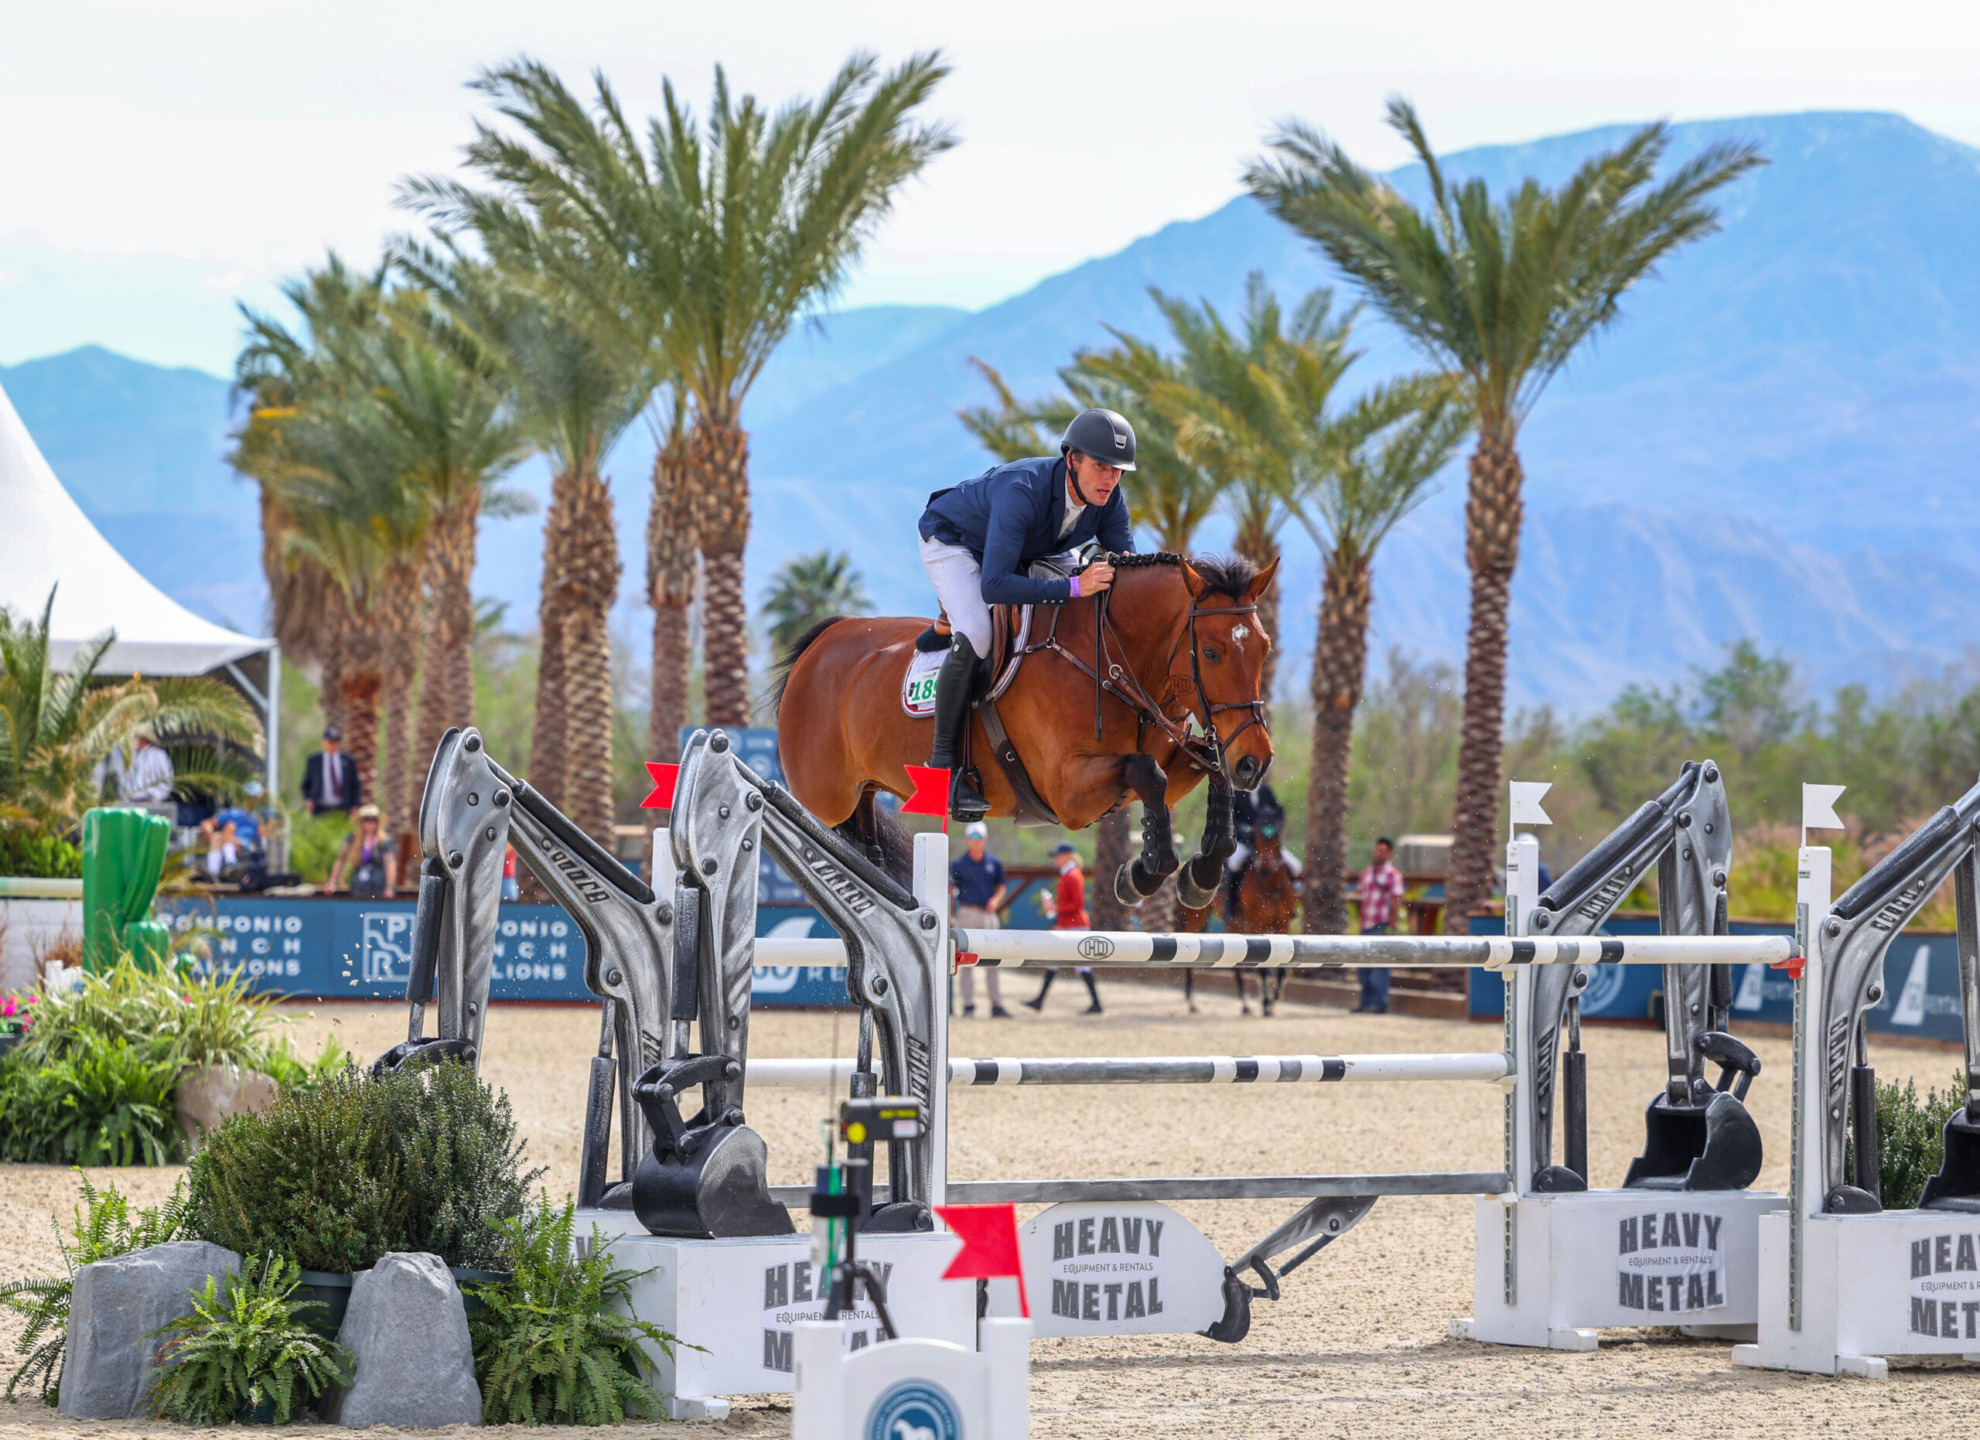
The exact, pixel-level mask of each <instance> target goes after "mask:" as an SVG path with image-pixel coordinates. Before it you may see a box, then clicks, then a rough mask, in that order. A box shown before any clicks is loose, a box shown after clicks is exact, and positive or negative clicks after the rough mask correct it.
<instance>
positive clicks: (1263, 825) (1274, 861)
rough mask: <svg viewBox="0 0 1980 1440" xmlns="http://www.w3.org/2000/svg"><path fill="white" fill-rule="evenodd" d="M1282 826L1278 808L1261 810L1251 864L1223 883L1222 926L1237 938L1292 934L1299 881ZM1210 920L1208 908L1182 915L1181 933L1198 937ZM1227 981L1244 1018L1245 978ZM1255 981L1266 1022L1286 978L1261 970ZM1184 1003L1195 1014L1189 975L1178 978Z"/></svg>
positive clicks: (1247, 1008) (1235, 974)
mask: <svg viewBox="0 0 1980 1440" xmlns="http://www.w3.org/2000/svg"><path fill="white" fill-rule="evenodd" d="M1285 821H1286V812H1285V811H1284V809H1282V808H1280V807H1279V806H1277V805H1272V806H1262V805H1261V806H1260V807H1259V811H1258V820H1257V825H1256V828H1255V833H1254V835H1253V838H1252V841H1251V844H1252V855H1251V860H1250V863H1249V864H1247V865H1246V866H1245V867H1244V868H1243V869H1242V870H1240V871H1239V872H1238V874H1237V875H1236V876H1235V877H1232V876H1230V875H1226V876H1225V877H1224V886H1225V890H1226V893H1227V896H1228V903H1227V904H1226V906H1225V911H1224V914H1225V923H1226V924H1227V925H1229V926H1230V928H1231V929H1232V930H1234V931H1236V932H1237V933H1239V934H1242V935H1284V934H1286V933H1288V932H1289V931H1290V930H1291V929H1292V924H1293V921H1294V920H1296V919H1298V918H1299V900H1300V890H1299V880H1298V877H1297V876H1295V875H1294V874H1293V871H1292V867H1291V865H1289V864H1288V863H1287V860H1286V851H1285ZM1233 878H1235V883H1236V886H1237V888H1236V890H1235V891H1234V892H1233V891H1231V890H1230V888H1229V887H1230V886H1231V885H1232V883H1233ZM1209 915H1210V912H1209V910H1208V909H1207V908H1206V909H1203V910H1185V911H1183V929H1184V931H1185V933H1188V934H1192V935H1194V934H1200V933H1201V932H1202V930H1203V928H1204V925H1205V923H1206V922H1207V921H1208V919H1209ZM1231 976H1232V979H1234V980H1235V981H1236V982H1237V993H1238V1004H1239V1006H1240V1007H1241V1008H1242V1011H1243V1013H1244V1014H1246V1015H1249V1014H1250V1013H1251V997H1250V987H1249V986H1248V985H1246V983H1245V981H1246V979H1247V978H1248V976H1247V972H1246V971H1243V970H1234V971H1232V972H1231ZM1257 980H1258V1006H1259V1009H1261V1010H1262V1011H1263V1012H1264V1013H1265V1014H1266V1015H1268V1016H1269V1015H1270V1014H1271V1013H1272V1010H1273V1007H1275V1006H1276V1005H1277V1004H1278V1003H1279V1000H1280V997H1282V996H1283V995H1284V994H1285V990H1286V972H1285V970H1284V969H1283V968H1274V969H1270V970H1260V971H1259V972H1258V973H1257ZM1183 999H1184V1001H1185V1002H1186V1003H1187V1004H1188V1006H1189V1013H1190V1014H1192V1015H1195V1014H1197V1013H1199V1012H1198V1010H1197V1006H1196V972H1195V971H1194V970H1189V971H1185V972H1184V974H1183Z"/></svg>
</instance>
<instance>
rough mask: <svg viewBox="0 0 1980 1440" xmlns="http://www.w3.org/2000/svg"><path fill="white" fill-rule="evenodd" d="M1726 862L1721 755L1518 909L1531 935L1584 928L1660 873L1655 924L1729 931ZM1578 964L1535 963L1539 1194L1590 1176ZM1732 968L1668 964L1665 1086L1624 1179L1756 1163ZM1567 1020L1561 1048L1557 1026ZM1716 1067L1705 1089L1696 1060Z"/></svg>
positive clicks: (1705, 1180) (1737, 1175)
mask: <svg viewBox="0 0 1980 1440" xmlns="http://www.w3.org/2000/svg"><path fill="white" fill-rule="evenodd" d="M1731 866H1732V815H1731V811H1730V809H1729V807H1728V805H1727V801H1726V790H1725V783H1724V780H1723V778H1722V777H1721V775H1720V773H1719V767H1718V765H1717V764H1716V763H1714V762H1713V761H1711V760H1702V761H1687V762H1686V763H1685V765H1684V767H1683V769H1682V770H1680V771H1679V773H1678V778H1677V779H1676V780H1675V781H1674V782H1672V784H1671V786H1670V788H1668V789H1667V790H1665V791H1664V793H1663V794H1661V795H1659V796H1658V797H1657V798H1656V799H1655V800H1651V801H1648V802H1646V803H1645V804H1644V805H1643V806H1641V807H1640V808H1639V809H1638V810H1637V811H1636V813H1635V814H1633V815H1631V816H1630V817H1629V818H1628V819H1627V820H1625V821H1624V822H1623V823H1622V824H1621V825H1618V826H1617V827H1616V828H1615V829H1614V830H1612V831H1611V832H1609V834H1608V835H1607V836H1605V837H1604V838H1603V839H1602V841H1601V842H1600V843H1599V844H1597V845H1596V846H1595V848H1594V849H1592V850H1590V851H1589V852H1588V853H1587V854H1586V855H1584V856H1583V857H1582V858H1581V859H1580V860H1579V861H1577V862H1576V863H1575V864H1574V865H1573V866H1571V867H1570V868H1569V869H1568V870H1567V872H1566V873H1565V874H1563V875H1562V876H1561V877H1560V878H1559V879H1557V880H1556V881H1555V882H1554V883H1553V884H1552V885H1551V886H1549V887H1548V889H1547V891H1546V893H1545V894H1543V895H1542V896H1541V897H1540V900H1539V903H1538V904H1537V905H1535V906H1534V908H1533V909H1532V910H1531V911H1530V912H1528V914H1527V915H1526V916H1525V924H1524V927H1523V931H1522V933H1524V934H1528V935H1546V936H1574V935H1591V934H1593V933H1594V932H1595V931H1596V930H1598V929H1599V928H1601V926H1602V925H1603V924H1604V923H1605V922H1606V921H1607V920H1608V919H1609V917H1610V916H1611V915H1613V914H1614V913H1615V911H1616V908H1617V907H1618V906H1619V905H1621V904H1622V902H1623V899H1624V898H1625V897H1626V896H1627V895H1628V894H1629V893H1630V892H1631V891H1632V890H1633V889H1635V888H1636V887H1637V886H1638V885H1639V884H1641V883H1642V882H1643V881H1644V880H1645V879H1647V878H1648V877H1649V875H1650V874H1651V872H1652V870H1653V868H1654V870H1655V873H1656V876H1657V910H1658V921H1659V924H1658V929H1659V930H1660V931H1661V932H1662V933H1663V934H1666V935H1724V934H1726V933H1728V923H1727V896H1726V876H1727V872H1728V871H1729V870H1730V869H1731ZM1590 976H1591V971H1590V969H1589V967H1587V966H1551V967H1548V968H1546V969H1540V970H1536V971H1535V973H1534V986H1533V996H1534V1003H1533V1006H1532V1009H1531V1013H1530V1014H1529V1015H1528V1016H1527V1017H1526V1023H1527V1024H1528V1025H1530V1026H1531V1027H1532V1028H1531V1032H1530V1034H1531V1040H1532V1050H1531V1052H1530V1053H1531V1054H1532V1056H1533V1066H1534V1074H1533V1083H1532V1086H1531V1088H1530V1091H1529V1093H1530V1095H1531V1097H1532V1099H1531V1102H1530V1111H1529V1114H1528V1116H1527V1120H1528V1123H1529V1124H1530V1125H1531V1127H1532V1136H1533V1172H1534V1173H1533V1177H1532V1183H1533V1188H1534V1189H1535V1190H1536V1191H1538V1192H1540V1193H1543V1194H1548V1193H1563V1192H1572V1191H1579V1190H1585V1189H1587V1188H1588V1173H1587V1169H1588V1166H1587V1158H1586V1157H1587V1100H1586V1090H1585V1079H1584V1076H1585V1071H1584V1070H1583V1069H1582V1064H1583V1063H1584V1062H1581V1060H1580V1054H1581V1051H1580V1029H1581V1027H1580V1014H1579V1011H1580V997H1581V993H1582V991H1583V990H1585V989H1586V988H1587V986H1588V982H1589V979H1590ZM1732 998H1733V987H1732V974H1731V970H1730V967H1728V966H1723V965H1711V966H1704V965H1667V966H1665V967H1664V1037H1665V1060H1666V1063H1667V1066H1668V1069H1669V1075H1668V1078H1667V1080H1666V1082H1665V1086H1664V1091H1663V1093H1662V1094H1660V1095H1658V1096H1657V1097H1656V1098H1655V1099H1653V1100H1652V1101H1651V1102H1650V1105H1649V1108H1648V1110H1647V1111H1646V1112H1645V1117H1644V1119H1645V1126H1646V1132H1647V1133H1646V1137H1645V1144H1644V1149H1643V1153H1642V1154H1641V1155H1639V1156H1638V1157H1637V1158H1636V1159H1635V1160H1634V1161H1633V1162H1632V1163H1631V1164H1630V1167H1629V1172H1628V1174H1627V1175H1626V1176H1625V1177H1624V1179H1623V1186H1624V1188H1625V1189H1649V1190H1743V1189H1745V1188H1746V1187H1747V1186H1748V1185H1751V1184H1752V1183H1753V1181H1754V1179H1755V1177H1756V1176H1758V1175H1759V1173H1760V1159H1761V1147H1760V1130H1759V1127H1758V1126H1757V1125H1756V1124H1755V1123H1754V1121H1753V1118H1752V1116H1751V1115H1749V1114H1748V1113H1747V1111H1746V1105H1745V1096H1746V1091H1747V1088H1748V1087H1749V1086H1750V1085H1751V1084H1752V1082H1753V1078H1754V1077H1755V1076H1757V1075H1758V1074H1759V1073H1760V1062H1759V1060H1758V1059H1756V1058H1755V1057H1754V1054H1753V1052H1752V1051H1751V1050H1750V1049H1748V1048H1747V1047H1746V1046H1745V1045H1744V1044H1742V1043H1741V1042H1739V1041H1738V1040H1735V1039H1734V1038H1733V1037H1732V1036H1731V1035H1729V1034H1727V1033H1726V1025H1727V1022H1728V1016H1729V1012H1730V1010H1731V1007H1732ZM1564 1024H1565V1026H1566V1028H1567V1029H1568V1032H1569V1040H1570V1048H1569V1050H1568V1051H1567V1052H1566V1054H1565V1055H1563V1053H1562V1051H1561V1047H1560V1039H1561V1030H1562V1028H1563V1025H1564ZM1707 1060H1711V1061H1713V1062H1715V1063H1717V1064H1718V1065H1719V1066H1720V1074H1719V1081H1718V1084H1717V1086H1716V1087H1714V1086H1713V1085H1712V1084H1711V1083H1710V1082H1709V1081H1707V1080H1706V1078H1705V1074H1704V1070H1705V1062H1706V1061H1707ZM1563 1069H1564V1070H1565V1071H1566V1073H1567V1076H1568V1081H1569V1084H1568V1096H1567V1098H1568V1105H1567V1107H1566V1110H1567V1113H1566V1116H1565V1124H1564V1127H1563V1128H1564V1131H1565V1136H1564V1139H1565V1144H1564V1147H1563V1148H1564V1149H1565V1151H1566V1156H1565V1158H1567V1159H1568V1161H1569V1163H1568V1164H1566V1165H1555V1164H1553V1163H1552V1156H1553V1120H1554V1096H1555V1082H1556V1074H1557V1072H1558V1071H1560V1070H1563Z"/></svg>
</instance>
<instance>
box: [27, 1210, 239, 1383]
mask: <svg viewBox="0 0 1980 1440" xmlns="http://www.w3.org/2000/svg"><path fill="white" fill-rule="evenodd" d="M240 1270H241V1257H240V1256H238V1255H236V1254H235V1253H234V1252H233V1251H231V1250H229V1249H227V1248H226V1247H225V1246H222V1245H212V1244H209V1243H207V1242H206V1241H204V1240H174V1241H172V1242H171V1243H169V1244H166V1245H153V1246H151V1247H150V1248H149V1249H146V1250H133V1251H132V1252H131V1253H130V1254H128V1255H119V1256H116V1257H115V1258H113V1259H110V1260H98V1261H97V1262H96V1263H95V1264H93V1265H85V1266H83V1268H82V1269H80V1270H78V1271H77V1272H76V1288H75V1292H74V1294H73V1295H72V1296H71V1297H70V1299H69V1329H68V1341H67V1348H66V1350H65V1351H64V1353H63V1359H62V1400H61V1404H60V1405H59V1406H58V1407H57V1408H58V1409H60V1410H61V1412H62V1413H63V1414H64V1415H69V1416H73V1417H75V1418H76V1419H79V1420H122V1419H125V1418H127V1417H129V1416H132V1415H135V1414H137V1413H138V1410H139V1407H140V1406H141V1405H142V1404H143V1403H144V1392H145V1390H146V1389H147V1388H148V1386H149V1385H150V1381H151V1372H152V1371H153V1370H154V1369H155V1368H156V1366H155V1365H154V1364H153V1363H152V1362H153V1359H154V1358H155V1357H156V1355H157V1353H158V1346H159V1344H160V1343H161V1342H159V1341H157V1340H147V1339H145V1338H144V1337H145V1336H146V1335H148V1334H150V1333H151V1332H152V1331H154V1330H156V1329H158V1328H159V1327H160V1326H161V1325H165V1324H167V1323H169V1322H171V1321H173V1320H176V1319H178V1318H179V1317H180V1316H182V1315H190V1314H192V1313H193V1306H192V1292H194V1291H196V1290H201V1289H204V1288H205V1286H206V1281H207V1279H208V1277H209V1276H215V1275H222V1274H227V1275H238V1274H239V1273H240Z"/></svg>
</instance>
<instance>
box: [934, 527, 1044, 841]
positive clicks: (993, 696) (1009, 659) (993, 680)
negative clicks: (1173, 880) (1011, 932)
mask: <svg viewBox="0 0 1980 1440" xmlns="http://www.w3.org/2000/svg"><path fill="white" fill-rule="evenodd" d="M1078 568H1079V562H1078V559H1077V557H1075V556H1072V555H1053V556H1048V557H1047V558H1045V559H1043V560H1035V561H1033V562H1032V564H1031V567H1030V570H1029V572H1028V573H1029V574H1031V575H1032V576H1033V577H1034V578H1040V579H1061V580H1062V579H1064V578H1066V577H1067V576H1069V575H1071V574H1072V573H1073V572H1074V571H1075V570H1077V569H1078ZM1036 610H1037V607H1036V606H1033V605H992V606H991V607H990V653H989V654H988V655H987V656H985V657H984V658H983V659H982V660H981V661H979V662H978V664H977V667H976V681H975V685H974V686H973V688H972V692H971V700H970V708H971V709H973V710H975V711H976V713H977V715H978V716H979V717H980V718H981V719H982V721H983V733H984V735H985V736H986V737H987V738H988V739H989V741H990V753H991V755H992V756H993V757H994V758H995V760H996V762H997V768H998V769H999V770H1001V771H1003V772H1004V778H1005V779H1006V780H1008V781H1009V782H1010V786H1011V789H1012V790H1014V791H1015V792H1017V823H1018V824H1019V825H1021V826H1024V827H1027V828H1036V827H1043V826H1048V825H1053V826H1055V825H1057V824H1058V823H1059V816H1058V813H1057V812H1056V811H1054V810H1053V809H1052V807H1051V806H1050V805H1048V804H1046V803H1045V799H1044V797H1043V796H1041V795H1040V794H1039V793H1038V787H1037V786H1035V785H1033V784H1032V783H1031V775H1030V773H1029V772H1028V771H1026V770H1025V768H1024V761H1023V759H1022V758H1020V756H1019V755H1018V752H1017V746H1016V745H1014V744H1012V743H1011V737H1010V733H1009V732H1008V731H1007V730H1005V728H1004V720H1003V717H1002V716H1001V715H999V714H998V713H997V702H998V701H999V700H1001V699H1002V698H1003V697H1004V693H1005V692H1006V691H1008V690H1009V689H1010V688H1011V682H1012V681H1013V680H1015V679H1017V673H1018V669H1019V667H1020V666H1022V665H1023V664H1024V657H1025V656H1026V655H1027V654H1028V653H1030V652H1029V646H1030V644H1031V625H1032V619H1033V616H1034V614H1035V613H1036ZM953 633H954V630H953V627H952V626H951V625H950V623H949V616H948V613H947V612H946V611H944V612H943V613H942V614H940V615H938V616H937V617H936V620H935V623H934V624H933V625H931V626H929V627H928V628H927V629H926V630H924V631H922V632H921V635H920V636H919V637H918V638H917V639H916V640H915V649H917V650H920V651H922V652H924V653H927V652H929V651H935V650H946V649H948V648H949V637H950V635H951V634H953ZM974 736H975V731H974V727H970V726H966V727H964V730H963V767H964V769H965V771H968V772H972V773H971V774H970V778H971V780H972V781H974V782H975V783H976V785H977V786H978V787H979V788H980V787H981V786H982V783H983V777H982V774H981V772H980V771H978V770H977V768H976V764H975V756H974V755H973V754H972V753H971V752H972V750H973V749H974V746H975V739H974Z"/></svg>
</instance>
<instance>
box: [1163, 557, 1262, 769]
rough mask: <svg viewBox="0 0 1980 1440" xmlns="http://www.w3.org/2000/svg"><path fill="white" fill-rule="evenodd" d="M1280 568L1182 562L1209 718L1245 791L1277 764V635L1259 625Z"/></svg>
mask: <svg viewBox="0 0 1980 1440" xmlns="http://www.w3.org/2000/svg"><path fill="white" fill-rule="evenodd" d="M1278 569H1279V562H1278V561H1276V560H1274V561H1273V562H1272V563H1271V564H1270V565H1267V566H1266V567H1265V568H1264V569H1263V570H1260V571H1258V572H1256V573H1255V574H1253V573H1251V572H1250V567H1249V566H1238V565H1232V566H1229V567H1225V566H1218V565H1212V564H1209V563H1206V562H1202V561H1198V562H1196V563H1191V562H1190V561H1187V560H1185V561H1184V562H1183V565H1182V576H1183V584H1184V585H1186V586H1187V587H1188V588H1189V603H1190V610H1191V613H1192V614H1193V616H1194V617H1195V618H1194V620H1193V622H1192V624H1193V627H1194V632H1195V633H1194V636H1193V637H1192V638H1193V640H1194V644H1195V646H1196V665H1197V675H1198V676H1199V678H1200V684H1201V685H1202V690H1203V693H1202V696H1201V697H1200V698H1201V701H1202V703H1203V706H1204V707H1205V708H1207V709H1208V711H1209V714H1208V715H1207V716H1205V717H1204V718H1205V719H1206V720H1207V721H1208V723H1209V724H1210V725H1212V726H1214V727H1215V729H1216V731H1217V735H1218V737H1219V738H1220V739H1221V740H1222V742H1223V745H1224V758H1225V761H1226V763H1227V764H1228V765H1229V767H1230V778H1231V781H1232V783H1233V784H1235V785H1236V786H1237V787H1238V788H1239V789H1240V790H1250V789H1253V788H1255V787H1256V786H1257V785H1258V784H1259V783H1260V782H1261V781H1263V780H1264V778H1265V772H1266V771H1267V770H1269V769H1270V768H1271V766H1272V732H1271V728H1270V726H1271V714H1270V703H1271V701H1270V697H1269V696H1266V695H1264V694H1262V693H1261V692H1262V689H1263V685H1264V679H1265V656H1266V655H1267V653H1269V652H1270V650H1271V648H1272V637H1271V636H1270V635H1268V634H1266V633H1265V627H1264V626H1263V625H1261V624H1259V622H1258V612H1257V605H1258V597H1259V596H1261V595H1263V594H1264V593H1265V589H1266V587H1267V586H1268V585H1270V584H1271V583H1272V577H1273V576H1274V575H1275V574H1277V573H1278Z"/></svg>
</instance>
